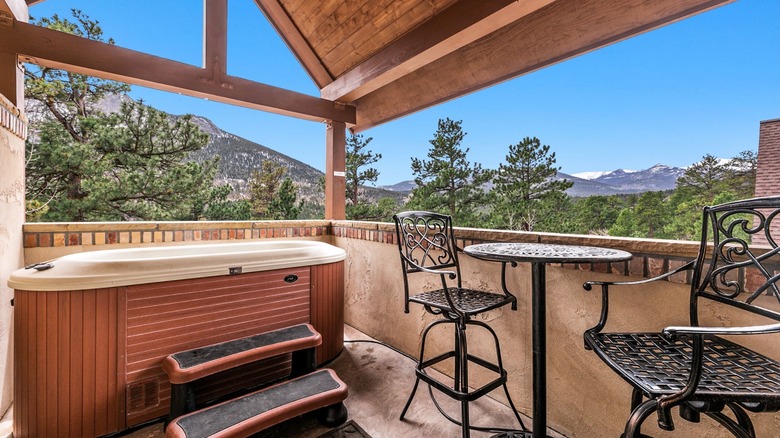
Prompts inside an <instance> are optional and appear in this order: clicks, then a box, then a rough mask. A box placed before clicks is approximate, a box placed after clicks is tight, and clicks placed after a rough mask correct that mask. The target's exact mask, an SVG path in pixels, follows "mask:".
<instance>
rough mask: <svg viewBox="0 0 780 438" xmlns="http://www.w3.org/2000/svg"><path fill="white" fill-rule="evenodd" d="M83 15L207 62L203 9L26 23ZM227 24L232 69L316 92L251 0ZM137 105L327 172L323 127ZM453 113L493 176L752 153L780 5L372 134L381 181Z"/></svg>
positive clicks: (176, 104) (126, 43)
mask: <svg viewBox="0 0 780 438" xmlns="http://www.w3.org/2000/svg"><path fill="white" fill-rule="evenodd" d="M74 7H77V8H79V9H81V10H82V11H84V12H85V13H87V14H88V15H89V16H90V17H91V18H93V19H96V20H98V21H99V22H100V23H101V25H102V27H103V30H104V32H105V35H106V36H108V37H112V38H114V39H115V40H116V43H117V45H120V46H123V47H128V48H131V49H135V50H140V51H143V52H147V53H151V54H154V55H158V56H163V57H166V58H170V59H174V60H177V61H181V62H186V63H189V64H194V65H200V64H201V56H202V55H201V41H202V37H203V34H202V1H201V0H175V1H159V0H156V1H149V0H133V1H127V0H110V1H106V0H79V1H73V0H46V1H44V2H42V3H40V4H38V5H36V6H33V7H31V8H30V14H31V15H32V16H34V17H46V16H51V15H52V14H54V13H58V14H60V15H61V16H69V14H70V13H69V11H70V9H71V8H74ZM188 8H189V9H188ZM150 11H153V13H150ZM228 20H229V22H230V27H231V31H230V34H229V35H228V73H229V74H231V75H234V76H239V77H245V78H248V79H251V80H255V81H258V82H263V83H267V84H270V85H274V86H278V87H283V88H287V89H291V90H295V91H299V92H302V93H306V94H309V95H314V96H318V95H319V92H318V90H317V88H316V86H315V85H314V83H313V82H312V81H311V80H310V79H309V77H308V75H307V74H306V73H305V71H304V70H303V68H301V67H300V65H299V63H298V61H297V60H296V59H295V58H294V57H293V56H292V54H291V53H290V52H289V51H288V50H287V47H286V46H285V45H284V42H283V41H282V40H281V39H280V38H279V37H278V35H277V34H276V32H275V31H274V30H273V28H272V27H271V26H270V25H269V24H268V23H267V21H266V20H265V18H264V16H263V14H262V13H261V12H260V11H259V10H258V8H257V7H256V6H255V4H254V2H253V1H251V0H230V2H229V14H228ZM131 96H132V97H133V98H136V99H144V100H145V101H146V102H147V103H148V104H150V105H152V106H154V107H156V108H158V109H161V110H163V111H167V112H170V113H174V114H185V113H193V114H197V115H202V116H205V117H208V118H210V119H211V120H213V121H214V122H215V123H216V124H217V125H218V126H220V127H221V128H222V129H224V130H226V131H228V132H232V133H234V134H236V135H239V136H242V137H244V138H247V139H250V140H252V141H255V142H257V143H260V144H263V145H265V146H268V147H270V148H272V149H276V150H278V151H280V152H282V153H284V154H287V155H289V156H291V157H293V158H296V159H298V160H300V161H303V162H305V163H307V164H310V165H312V166H314V167H316V168H318V169H320V170H323V169H324V163H325V156H324V149H325V126H324V125H323V124H321V123H315V122H309V121H303V120H298V119H293V118H289V117H283V116H277V115H274V114H268V113H263V112H259V111H254V110H249V109H245V108H239V107H234V106H230V105H224V104H219V103H214V102H209V101H205V100H202V99H195V98H191V97H187V96H180V95H177V94H172V93H165V92H161V91H156V90H151V89H146V88H142V87H133V91H132V92H131ZM445 117H449V118H452V119H455V120H462V121H463V125H462V126H463V129H464V131H466V132H467V135H466V138H465V140H464V143H463V145H464V147H467V148H469V149H470V152H469V154H468V159H469V160H470V161H473V162H479V163H482V165H483V167H487V168H496V167H498V164H499V163H501V162H503V160H504V156H505V155H506V153H507V149H508V146H509V145H510V144H513V143H517V142H519V141H520V140H521V139H522V138H523V137H526V136H535V137H538V138H539V139H540V140H541V141H542V143H544V144H548V145H550V147H551V149H552V150H553V151H554V152H555V153H556V157H557V160H558V165H559V166H560V167H561V171H562V172H566V173H578V172H585V171H603V170H614V169H617V168H626V169H643V168H647V167H650V166H653V165H654V164H658V163H662V164H668V165H673V166H681V167H682V166H687V165H689V164H691V163H693V162H696V161H698V160H699V159H700V158H701V157H702V156H703V155H704V154H706V153H710V154H713V155H716V156H719V157H733V156H735V155H736V154H738V153H739V152H740V151H743V150H746V149H750V150H754V151H755V150H757V147H758V129H759V122H760V121H761V120H768V119H775V118H780V1H778V0H741V1H738V2H736V3H733V4H728V5H725V6H722V7H720V8H717V9H715V10H712V11H709V12H705V13H703V14H700V15H697V16H694V17H692V18H689V19H687V20H683V21H681V22H678V23H673V24H671V25H668V26H665V27H663V28H661V29H657V30H654V31H651V32H648V33H645V34H643V35H640V36H637V37H634V38H631V39H629V40H626V41H623V42H620V43H617V44H613V45H611V46H608V47H605V48H602V49H599V50H597V51H594V52H591V53H587V54H584V55H581V56H579V57H577V58H574V59H572V60H569V61H565V62H563V63H560V64H557V65H554V66H552V67H548V68H546V69H543V70H540V71H537V72H534V73H531V74H528V75H525V76H521V77H519V78H516V79H513V80H511V81H507V82H504V83H502V84H499V85H496V86H493V87H491V88H488V89H486V90H482V91H479V92H476V93H473V94H470V95H468V96H464V97H461V98H459V99H456V100H454V101H450V102H447V103H444V104H441V105H438V106H435V107H433V108H429V109H427V110H424V111H421V112H418V113H415V114H412V115H409V116H406V117H404V118H402V119H399V120H396V121H393V122H390V123H387V124H385V125H382V126H379V127H376V128H373V129H370V130H368V131H365V132H364V133H363V135H365V136H366V137H372V138H373V141H372V142H371V143H370V147H369V148H370V149H371V150H373V151H374V152H376V153H380V154H382V156H383V158H382V160H380V161H379V162H378V163H377V164H376V167H377V168H378V169H379V171H380V176H379V181H378V184H380V185H382V184H394V183H396V182H399V181H403V180H407V179H412V173H411V169H410V161H411V160H410V158H411V157H413V156H415V157H425V155H426V153H427V151H428V149H429V147H430V143H429V140H430V139H431V138H432V137H433V134H434V132H435V131H436V124H437V120H438V119H439V118H445Z"/></svg>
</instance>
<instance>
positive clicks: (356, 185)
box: [345, 134, 382, 205]
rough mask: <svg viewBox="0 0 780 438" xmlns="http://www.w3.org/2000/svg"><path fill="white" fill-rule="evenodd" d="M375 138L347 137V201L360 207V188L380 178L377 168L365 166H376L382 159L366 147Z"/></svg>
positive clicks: (356, 135)
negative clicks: (366, 167)
mask: <svg viewBox="0 0 780 438" xmlns="http://www.w3.org/2000/svg"><path fill="white" fill-rule="evenodd" d="M371 140H373V138H371V137H368V138H366V139H363V136H362V135H360V134H350V135H349V136H348V137H347V156H346V172H345V173H346V183H347V191H346V192H347V200H349V201H350V202H351V203H352V205H358V204H359V202H360V199H359V191H360V186H361V185H365V184H366V183H375V182H376V180H377V178H378V177H379V171H378V170H376V168H373V167H369V168H368V169H364V168H365V166H368V165H370V164H374V163H376V162H377V161H379V160H380V159H382V154H375V153H373V152H372V151H370V150H366V147H367V146H368V144H369V143H371Z"/></svg>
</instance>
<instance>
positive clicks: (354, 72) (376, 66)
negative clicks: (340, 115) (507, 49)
mask: <svg viewBox="0 0 780 438" xmlns="http://www.w3.org/2000/svg"><path fill="white" fill-rule="evenodd" d="M553 1H554V0H533V1H523V2H518V1H516V0H497V1H489V2H486V1H484V0H461V1H459V2H457V3H455V4H454V5H453V6H451V7H449V8H447V9H445V10H444V11H443V12H441V13H440V14H438V15H436V16H434V17H433V18H432V19H431V20H429V21H428V22H426V23H425V24H423V25H422V26H418V27H417V28H416V29H414V30H412V31H411V32H409V33H407V34H406V35H404V36H403V37H402V38H400V39H398V40H397V41H395V42H393V43H391V44H389V45H388V46H386V47H385V48H383V49H382V50H381V51H380V52H378V53H376V54H374V55H373V56H371V57H370V58H369V59H367V60H366V61H364V62H363V63H361V64H360V65H358V66H356V67H354V68H353V69H351V70H350V71H349V72H347V73H346V74H344V75H342V76H341V77H339V78H337V79H336V80H335V81H333V82H332V83H330V84H328V85H327V86H325V87H323V88H322V89H321V90H320V91H321V97H322V98H324V99H329V100H338V101H341V102H353V101H355V100H356V99H358V98H360V97H363V96H365V95H366V94H368V93H370V92H372V91H374V90H376V89H378V88H381V87H383V86H385V85H387V84H388V83H390V82H392V81H394V80H397V79H398V78H400V77H402V76H404V75H407V74H409V73H411V72H413V71H415V70H417V69H419V68H421V67H423V66H425V65H427V64H429V63H431V62H433V61H435V60H437V59H439V58H441V57H444V56H446V55H448V54H450V53H452V52H454V51H456V50H458V49H460V48H461V47H464V46H466V45H467V44H470V43H472V42H474V41H476V40H478V39H479V38H482V37H484V36H485V35H488V34H489V33H491V32H494V31H496V30H497V29H500V28H502V27H504V26H506V25H507V24H509V23H512V22H514V21H516V20H518V19H520V18H521V17H524V16H526V15H528V14H529V13H531V12H533V11H535V10H537V9H539V8H541V7H543V6H545V5H547V4H549V3H551V2H553Z"/></svg>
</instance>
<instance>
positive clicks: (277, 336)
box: [171, 324, 317, 369]
mask: <svg viewBox="0 0 780 438" xmlns="http://www.w3.org/2000/svg"><path fill="white" fill-rule="evenodd" d="M316 334H317V332H316V331H313V330H312V329H311V326H309V325H308V324H300V325H295V326H292V327H286V328H283V329H280V330H274V331H271V332H266V333H261V334H259V335H255V336H250V337H248V338H242V339H236V340H233V341H227V342H222V343H219V344H214V345H208V346H206V347H200V348H195V349H193V350H187V351H181V352H179V353H175V354H172V355H171V357H173V359H174V360H175V361H176V362H177V363H178V364H179V367H180V368H182V369H186V368H191V367H193V366H196V365H200V364H203V363H206V362H211V361H213V360H217V359H222V358H225V357H228V356H232V355H234V354H238V353H242V352H245V351H248V350H254V349H256V348H260V347H266V346H269V345H272V344H278V343H281V342H287V341H292V340H295V339H302V338H307V337H310V336H314V335H316Z"/></svg>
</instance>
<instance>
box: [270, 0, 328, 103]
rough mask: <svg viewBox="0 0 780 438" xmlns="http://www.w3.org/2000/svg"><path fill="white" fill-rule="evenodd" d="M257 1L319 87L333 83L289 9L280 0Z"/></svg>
mask: <svg viewBox="0 0 780 438" xmlns="http://www.w3.org/2000/svg"><path fill="white" fill-rule="evenodd" d="M255 3H256V4H257V7H259V8H260V10H261V11H263V14H265V16H266V18H267V19H268V21H270V22H271V24H273V26H274V28H276V30H277V31H278V32H279V36H281V37H282V39H283V40H284V42H285V43H287V46H288V47H289V48H290V50H292V52H293V54H294V55H295V56H296V57H297V58H298V61H299V62H300V63H301V65H302V66H303V68H304V69H306V72H307V73H308V74H309V76H310V77H311V78H312V80H313V81H314V83H315V84H317V87H318V88H322V87H324V86H325V85H327V84H329V83H331V82H332V81H333V77H332V76H331V74H330V72H328V69H327V68H325V66H324V65H323V64H322V61H320V59H319V57H317V55H316V54H315V53H314V50H312V48H311V46H309V44H308V43H307V42H306V40H305V39H304V38H303V36H302V35H301V33H300V31H299V30H298V28H297V27H296V26H295V23H293V22H292V20H291V19H290V17H289V16H288V15H287V11H285V10H284V8H283V7H282V6H281V5H280V4H279V2H278V1H277V0H255ZM331 100H333V99H331Z"/></svg>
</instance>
